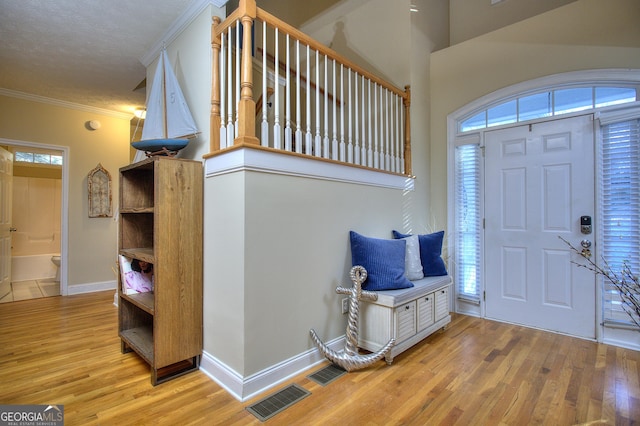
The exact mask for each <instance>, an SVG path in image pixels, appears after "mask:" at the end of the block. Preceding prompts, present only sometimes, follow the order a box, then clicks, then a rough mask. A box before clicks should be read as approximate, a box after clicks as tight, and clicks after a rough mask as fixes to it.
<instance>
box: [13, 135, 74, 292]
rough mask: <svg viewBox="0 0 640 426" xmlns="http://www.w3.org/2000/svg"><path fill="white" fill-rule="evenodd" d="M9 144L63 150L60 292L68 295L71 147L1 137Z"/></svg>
mask: <svg viewBox="0 0 640 426" xmlns="http://www.w3.org/2000/svg"><path fill="white" fill-rule="evenodd" d="M0 143H2V144H5V145H9V146H14V147H15V146H18V147H19V146H23V147H25V146H26V147H34V148H41V149H51V150H55V151H62V200H61V203H62V207H61V209H62V210H61V212H60V215H61V217H60V294H61V295H62V296H66V295H67V294H68V293H67V287H68V281H69V279H68V277H69V161H70V159H69V147H68V146H61V145H50V144H42V143H37V142H27V141H19V140H15V139H4V138H0Z"/></svg>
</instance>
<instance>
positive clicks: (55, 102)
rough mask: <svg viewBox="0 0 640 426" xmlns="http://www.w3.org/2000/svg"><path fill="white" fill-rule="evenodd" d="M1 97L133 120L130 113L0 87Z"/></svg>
mask: <svg viewBox="0 0 640 426" xmlns="http://www.w3.org/2000/svg"><path fill="white" fill-rule="evenodd" d="M0 95H2V96H8V97H12V98H18V99H24V100H26V101H32V102H40V103H42V104H49V105H53V106H58V107H62V108H69V109H74V110H77V111H84V112H89V113H92V114H100V115H105V116H107V117H115V118H121V119H123V120H131V119H132V118H133V114H132V113H128V112H119V111H112V110H109V109H104V108H97V107H92V106H88V105H82V104H76V103H74V102H68V101H63V100H60V99H53V98H47V97H45V96H39V95H33V94H31V93H25V92H18V91H16V90H10V89H5V88H2V87H0Z"/></svg>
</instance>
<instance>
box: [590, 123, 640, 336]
mask: <svg viewBox="0 0 640 426" xmlns="http://www.w3.org/2000/svg"><path fill="white" fill-rule="evenodd" d="M601 149H602V152H601V167H602V180H601V192H600V194H601V200H600V206H601V215H602V216H601V219H602V228H603V229H602V243H603V247H602V252H601V254H602V257H603V259H604V261H606V263H607V264H608V266H609V267H611V268H612V269H613V270H614V271H616V272H617V271H619V270H620V269H621V267H622V265H623V263H624V262H627V264H628V265H629V266H630V267H631V271H633V272H634V273H640V253H639V251H640V119H626V120H625V121H619V122H609V123H606V124H604V125H603V126H602V146H601ZM603 290H604V291H603V311H604V312H603V319H604V323H605V325H607V324H632V322H631V319H630V318H629V316H628V315H627V313H626V312H625V311H624V310H623V308H622V305H621V303H620V297H619V295H618V292H617V291H616V289H615V287H614V286H613V285H612V284H611V283H610V282H608V281H607V280H604V282H603Z"/></svg>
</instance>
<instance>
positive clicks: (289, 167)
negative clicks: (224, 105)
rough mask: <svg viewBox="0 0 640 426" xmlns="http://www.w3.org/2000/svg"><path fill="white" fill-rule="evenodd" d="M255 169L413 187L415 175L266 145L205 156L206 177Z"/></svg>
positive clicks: (406, 188)
mask: <svg viewBox="0 0 640 426" xmlns="http://www.w3.org/2000/svg"><path fill="white" fill-rule="evenodd" d="M239 171H254V172H262V173H273V174H280V175H288V176H297V177H304V178H310V179H321V180H331V181H337V182H344V183H353V184H359V185H370V186H378V187H383V188H391V189H399V190H403V191H413V189H414V179H413V178H412V177H409V176H402V175H397V174H391V173H386V172H379V171H375V170H371V169H366V168H361V167H352V166H348V165H343V164H338V163H333V162H329V161H321V160H317V159H314V158H313V157H310V158H305V157H301V156H297V155H286V154H280V153H277V152H272V151H266V150H262V149H251V148H239V149H232V150H229V151H228V152H225V153H223V154H220V155H216V156H214V157H210V158H207V159H206V160H205V177H207V178H211V177H215V176H221V175H225V174H229V173H235V172H239Z"/></svg>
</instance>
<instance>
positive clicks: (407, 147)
mask: <svg viewBox="0 0 640 426" xmlns="http://www.w3.org/2000/svg"><path fill="white" fill-rule="evenodd" d="M404 90H405V93H406V94H407V96H406V97H405V98H404V101H403V102H404V174H405V175H408V176H411V113H410V110H411V108H410V107H411V86H404Z"/></svg>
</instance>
